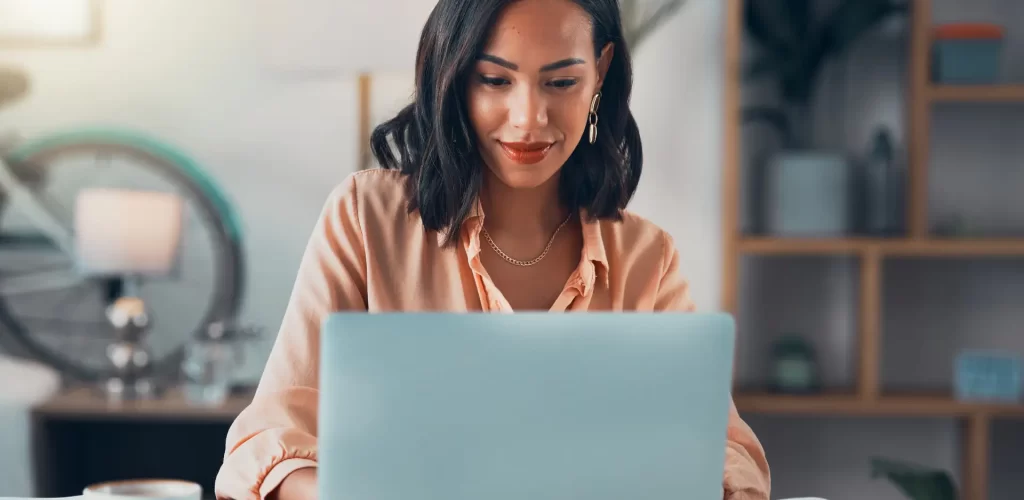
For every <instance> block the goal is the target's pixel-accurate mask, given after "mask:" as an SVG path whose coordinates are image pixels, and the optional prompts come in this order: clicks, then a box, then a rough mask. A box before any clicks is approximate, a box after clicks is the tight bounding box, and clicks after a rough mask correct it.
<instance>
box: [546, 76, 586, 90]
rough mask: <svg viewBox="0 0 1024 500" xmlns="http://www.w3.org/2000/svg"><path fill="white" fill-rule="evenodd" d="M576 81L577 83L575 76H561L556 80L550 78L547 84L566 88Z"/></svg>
mask: <svg viewBox="0 0 1024 500" xmlns="http://www.w3.org/2000/svg"><path fill="white" fill-rule="evenodd" d="M577 83H579V80H578V79H576V78H561V79H558V80H552V81H551V82H550V83H548V85H550V86H551V87H554V88H556V89H568V88H572V87H573V86H575V85H576V84H577Z"/></svg>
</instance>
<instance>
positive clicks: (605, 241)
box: [216, 169, 770, 500]
mask: <svg viewBox="0 0 1024 500" xmlns="http://www.w3.org/2000/svg"><path fill="white" fill-rule="evenodd" d="M477 206H478V207H479V204H477ZM483 218H484V215H483V213H482V211H481V210H480V209H479V208H477V210H475V211H474V212H473V213H472V214H471V215H470V216H469V217H468V218H467V219H466V221H465V223H464V224H463V228H462V233H461V235H460V243H459V244H458V245H457V246H456V247H454V248H445V247H443V246H442V245H441V241H442V238H441V235H440V234H438V233H432V232H428V231H427V230H425V228H424V227H423V224H422V221H421V220H420V219H419V216H418V215H417V214H416V213H412V214H410V213H408V211H407V210H406V197H405V191H404V178H403V176H402V174H400V173H398V172H395V171H390V170H381V169H374V170H365V171H361V172H358V173H355V174H352V175H351V176H349V177H348V178H347V179H345V181H344V182H343V183H342V184H341V185H340V186H338V187H337V188H335V189H334V191H333V192H332V194H331V196H330V197H329V199H328V201H327V203H326V205H325V207H324V209H323V212H322V214H321V217H320V219H319V220H318V223H317V225H316V228H315V230H314V231H313V234H312V237H311V238H310V240H309V243H308V245H307V248H306V251H305V254H304V256H303V258H302V262H301V264H300V266H299V271H298V277H297V279H296V282H295V287H294V289H293V290H292V295H291V299H290V302H289V304H288V307H287V309H286V312H285V315H284V319H283V323H282V325H281V329H280V332H279V334H278V336H277V340H276V341H275V344H274V347H273V349H272V351H271V353H270V358H269V360H268V362H267V365H266V368H265V370H264V372H263V375H262V378H261V380H260V383H259V387H258V389H257V391H256V395H255V397H254V399H253V401H252V403H251V404H250V406H249V407H248V408H246V409H245V410H244V411H243V412H242V413H241V414H240V415H239V416H238V418H237V419H236V420H235V422H234V423H233V424H232V426H231V428H230V430H229V432H228V436H227V451H226V454H225V457H224V464H223V466H222V468H221V470H220V473H219V474H218V476H217V481H216V495H217V498H219V499H234V500H257V499H263V498H265V497H266V496H267V494H268V493H270V492H271V491H273V490H274V489H275V488H276V487H277V486H278V485H279V484H280V482H281V481H282V480H283V479H284V477H285V476H287V475H288V474H289V473H291V472H293V471H295V470H297V469H300V468H304V467H315V466H316V464H317V461H316V460H317V387H318V381H317V374H318V372H319V366H318V362H319V353H318V334H319V328H320V323H321V320H322V319H323V318H324V317H325V315H327V314H329V313H330V312H332V311H338V310H369V311H495V312H511V308H510V307H509V305H508V302H507V301H506V300H505V299H504V298H503V297H502V294H501V291H500V290H498V288H497V287H496V286H495V285H494V283H493V282H492V281H491V279H490V278H489V276H488V274H487V270H486V269H484V267H483V264H482V263H481V259H480V250H481V247H480V228H481V226H482V225H483ZM678 266H679V254H678V251H677V250H676V248H675V246H674V245H673V241H672V238H671V237H670V236H669V235H668V234H667V233H666V232H665V231H663V230H661V229H659V228H658V227H657V226H655V225H654V224H652V223H650V222H648V221H646V220H644V219H642V218H641V217H639V216H636V215H634V214H631V213H629V212H626V213H625V215H624V219H623V220H622V221H604V220H602V221H593V222H584V224H583V253H582V258H581V260H580V263H579V266H578V267H577V268H576V270H575V271H574V272H573V273H572V275H571V277H570V278H569V280H568V282H567V283H566V286H565V289H564V290H563V291H562V293H561V295H560V296H559V297H558V299H557V300H556V301H555V303H554V304H553V305H552V307H551V311H553V312H563V311H607V310H638V311H665V310H674V311H678V310H685V311H691V310H693V309H694V305H693V303H692V302H691V301H690V297H689V291H688V284H687V283H686V281H684V280H683V279H681V278H680V277H679V276H678V275H677V270H678ZM728 429H729V430H728V443H727V449H726V464H725V477H724V479H723V481H724V482H723V485H724V488H725V491H726V496H727V498H729V499H731V500H768V492H769V486H770V476H769V469H768V464H767V461H766V459H765V455H764V450H763V449H762V447H761V444H760V442H759V441H758V439H757V437H756V436H755V435H754V433H753V432H752V431H751V429H750V427H748V426H747V424H746V423H745V422H744V421H743V420H742V419H741V418H740V416H739V415H738V413H737V412H736V408H735V406H734V405H732V406H731V408H730V416H729V427H728Z"/></svg>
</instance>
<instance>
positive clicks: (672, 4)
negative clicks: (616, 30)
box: [626, 0, 686, 47]
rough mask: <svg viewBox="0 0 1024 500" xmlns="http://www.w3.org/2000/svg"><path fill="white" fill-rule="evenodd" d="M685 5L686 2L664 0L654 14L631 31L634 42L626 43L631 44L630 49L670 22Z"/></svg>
mask: <svg viewBox="0 0 1024 500" xmlns="http://www.w3.org/2000/svg"><path fill="white" fill-rule="evenodd" d="M684 3H686V1H685V0H664V1H663V2H662V3H661V4H660V5H658V8H656V9H655V10H654V13H653V14H650V15H644V16H642V17H643V19H642V20H641V21H640V22H639V24H638V25H637V26H635V27H634V28H632V29H631V30H630V31H632V32H633V36H632V40H629V39H627V40H626V43H628V44H630V47H635V46H637V45H639V44H640V43H642V42H643V41H644V40H645V39H646V38H647V37H648V36H650V35H651V34H652V33H654V31H655V30H657V29H658V27H660V26H661V25H662V24H664V23H665V22H667V21H668V20H670V19H671V18H672V16H673V15H674V14H675V13H676V12H678V11H679V9H680V8H682V6H683V4H684Z"/></svg>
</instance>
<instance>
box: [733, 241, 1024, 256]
mask: <svg viewBox="0 0 1024 500" xmlns="http://www.w3.org/2000/svg"><path fill="white" fill-rule="evenodd" d="M739 250H740V252H742V253H744V254H751V255H856V254H866V253H869V252H879V253H880V254H882V255H883V256H907V257H913V256H917V257H970V256H1007V257H1015V256H1020V257H1024V238H977V239H968V238H962V239H951V238H950V239H942V238H930V239H911V238H893V239H880V238H835V239H832V238H761V237H743V238H740V241H739Z"/></svg>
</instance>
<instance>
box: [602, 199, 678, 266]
mask: <svg viewBox="0 0 1024 500" xmlns="http://www.w3.org/2000/svg"><path fill="white" fill-rule="evenodd" d="M600 227H601V239H602V240H603V242H604V245H605V251H606V252H607V253H608V256H609V258H616V257H617V258H616V260H620V261H625V262H634V263H637V264H640V263H642V262H648V263H651V264H658V265H660V266H661V270H662V271H663V270H664V268H665V267H667V266H668V265H669V264H670V262H669V261H670V260H671V259H672V258H673V257H674V256H675V254H676V248H675V242H674V240H673V239H672V236H671V235H670V234H669V233H668V232H667V231H665V230H664V229H662V228H661V227H660V226H658V225H657V224H655V223H654V222H651V221H650V220H648V219H646V218H644V217H642V216H640V215H637V214H635V213H633V212H630V211H628V210H625V211H623V213H622V218H621V219H620V220H602V221H601V222H600Z"/></svg>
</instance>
